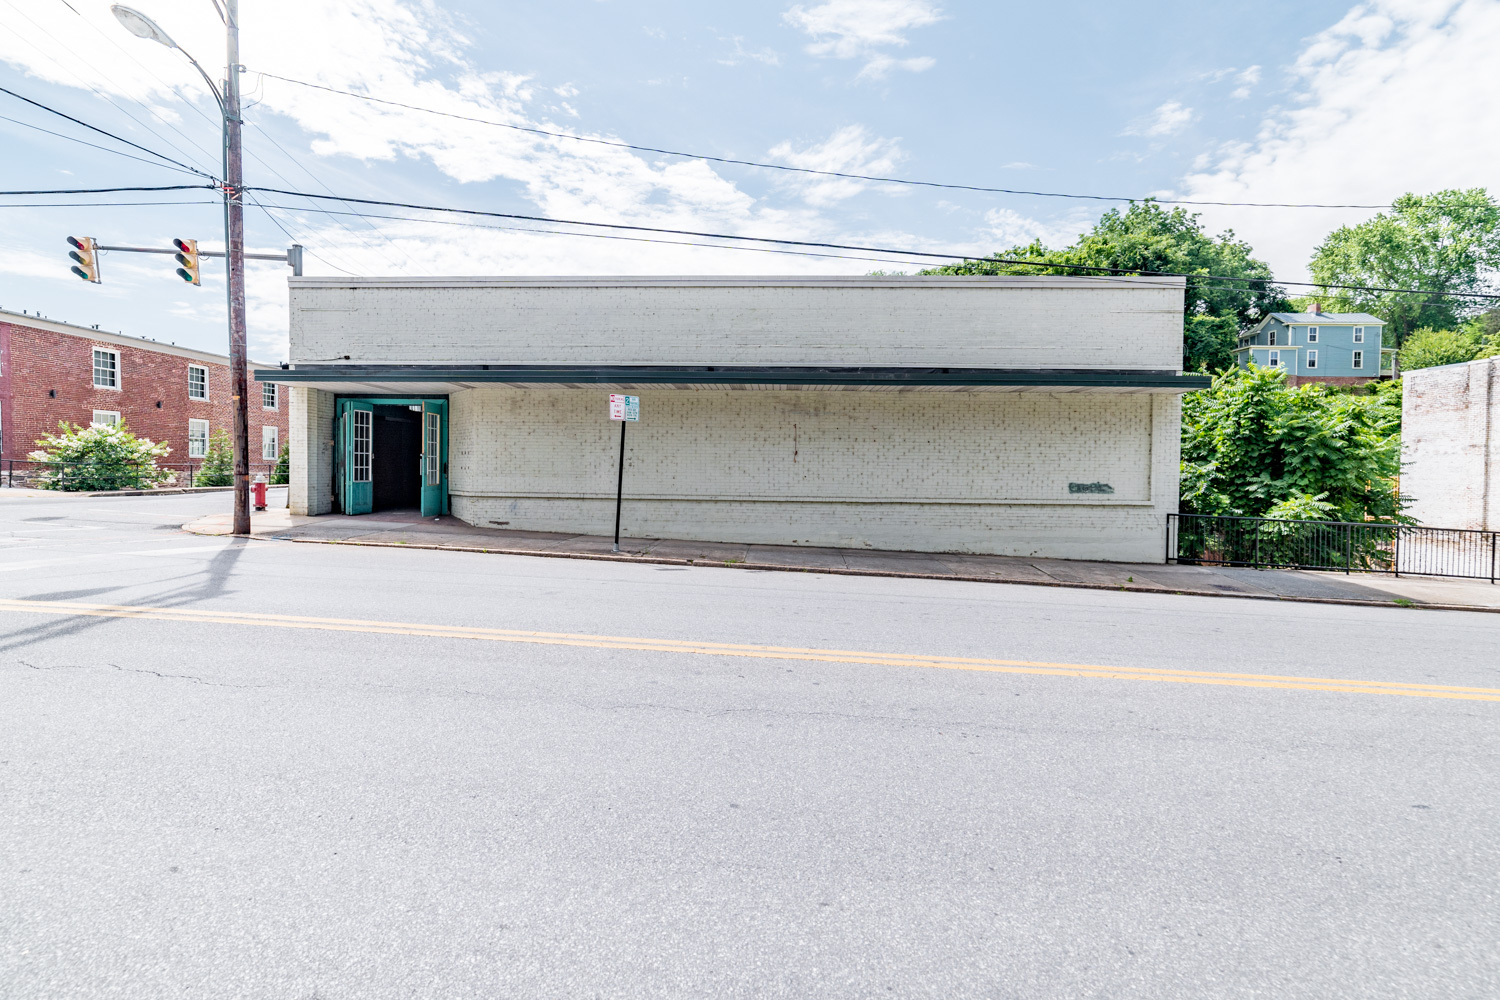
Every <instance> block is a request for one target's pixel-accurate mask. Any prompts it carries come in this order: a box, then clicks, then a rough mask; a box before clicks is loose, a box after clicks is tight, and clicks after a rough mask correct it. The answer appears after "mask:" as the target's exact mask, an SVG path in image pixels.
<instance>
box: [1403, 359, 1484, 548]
mask: <svg viewBox="0 0 1500 1000" xmlns="http://www.w3.org/2000/svg"><path fill="white" fill-rule="evenodd" d="M1401 381H1402V388H1403V391H1402V396H1401V493H1402V494H1403V495H1404V496H1408V497H1411V498H1412V500H1413V503H1412V505H1411V506H1410V507H1409V508H1407V511H1406V512H1407V513H1408V514H1410V515H1412V516H1413V517H1415V518H1416V519H1417V520H1418V521H1420V522H1421V523H1423V524H1428V525H1432V526H1433V527H1437V528H1477V529H1480V530H1484V531H1500V358H1483V359H1481V360H1479V361H1470V362H1468V363H1467V364H1458V365H1443V366H1441V367H1438V368H1419V369H1417V370H1416V371H1410V372H1407V373H1405V374H1404V375H1402V376H1401Z"/></svg>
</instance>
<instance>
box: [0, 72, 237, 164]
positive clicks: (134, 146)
mask: <svg viewBox="0 0 1500 1000" xmlns="http://www.w3.org/2000/svg"><path fill="white" fill-rule="evenodd" d="M0 93H3V94H9V95H10V96H11V97H14V98H15V99H16V100H18V101H25V102H26V103H27V104H30V105H32V106H33V107H37V108H41V109H42V110H43V111H46V112H47V113H49V114H54V115H57V116H58V117H59V118H66V119H67V120H68V121H70V122H72V123H73V124H75V125H82V126H83V127H84V128H86V129H89V130H90V131H92V132H98V133H99V134H100V135H107V136H109V137H110V138H111V139H113V140H115V142H123V143H124V144H125V145H127V146H129V147H131V148H132V149H139V150H140V151H141V152H143V153H149V154H151V155H152V156H154V157H156V158H157V159H161V160H166V161H167V162H168V163H171V164H174V165H175V166H178V167H181V168H182V169H183V170H186V171H188V172H189V173H194V174H197V175H198V176H199V177H207V178H209V179H210V180H217V178H215V177H214V175H213V174H209V173H204V172H203V171H202V170H199V169H198V168H197V167H191V166H188V165H187V164H186V163H183V162H182V161H181V160H174V159H172V158H171V157H170V156H167V155H166V154H165V153H158V152H157V151H156V150H154V149H147V148H146V147H145V146H142V145H141V144H140V143H138V142H131V141H130V140H129V139H125V138H122V137H121V136H118V135H115V134H114V133H113V132H106V131H105V130H104V129H102V128H100V127H99V126H97V125H90V124H89V123H88V122H86V121H84V120H83V119H81V118H74V117H73V116H72V115H70V114H65V113H63V112H61V111H59V110H57V109H56V108H51V107H48V106H47V105H45V104H43V103H42V102H41V101H33V100H32V99H31V98H29V97H22V96H21V95H20V94H18V93H16V92H15V91H14V90H8V89H6V88H5V87H0ZM158 138H160V137H158Z"/></svg>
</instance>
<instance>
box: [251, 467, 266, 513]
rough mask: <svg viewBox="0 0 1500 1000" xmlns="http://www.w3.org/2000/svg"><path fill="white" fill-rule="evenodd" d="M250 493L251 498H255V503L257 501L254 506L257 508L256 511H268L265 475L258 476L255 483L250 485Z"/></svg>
mask: <svg viewBox="0 0 1500 1000" xmlns="http://www.w3.org/2000/svg"><path fill="white" fill-rule="evenodd" d="M250 493H251V496H252V497H254V501H255V504H254V506H255V509H256V510H265V509H266V477H265V476H264V475H261V474H256V477H255V482H254V483H252V484H251V485H250Z"/></svg>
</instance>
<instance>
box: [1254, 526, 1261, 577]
mask: <svg viewBox="0 0 1500 1000" xmlns="http://www.w3.org/2000/svg"><path fill="white" fill-rule="evenodd" d="M1255 568H1256V569H1260V568H1261V566H1260V521H1259V519H1257V520H1256V522H1255Z"/></svg>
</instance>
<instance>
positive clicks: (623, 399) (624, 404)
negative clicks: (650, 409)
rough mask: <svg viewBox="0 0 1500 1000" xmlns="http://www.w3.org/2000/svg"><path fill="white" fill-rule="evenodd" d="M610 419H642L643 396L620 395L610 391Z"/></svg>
mask: <svg viewBox="0 0 1500 1000" xmlns="http://www.w3.org/2000/svg"><path fill="white" fill-rule="evenodd" d="M609 419H611V420H630V421H636V420H640V419H641V397H639V396H618V395H615V394H614V393H610V396H609Z"/></svg>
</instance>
